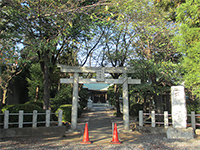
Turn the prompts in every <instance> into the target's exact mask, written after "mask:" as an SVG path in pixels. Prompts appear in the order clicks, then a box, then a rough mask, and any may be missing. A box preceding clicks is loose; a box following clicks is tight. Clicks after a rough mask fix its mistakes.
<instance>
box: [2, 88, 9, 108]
mask: <svg viewBox="0 0 200 150" xmlns="http://www.w3.org/2000/svg"><path fill="white" fill-rule="evenodd" d="M7 91H8V90H7V88H5V89H3V97H2V106H3V105H5V104H6V95H7Z"/></svg>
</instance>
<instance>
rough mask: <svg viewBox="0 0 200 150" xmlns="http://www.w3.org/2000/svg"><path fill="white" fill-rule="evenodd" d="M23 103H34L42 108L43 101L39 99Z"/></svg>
mask: <svg viewBox="0 0 200 150" xmlns="http://www.w3.org/2000/svg"><path fill="white" fill-rule="evenodd" d="M25 104H27V105H29V104H34V105H37V106H39V107H40V108H43V101H41V100H40V101H39V100H37V101H28V102H26V103H25Z"/></svg>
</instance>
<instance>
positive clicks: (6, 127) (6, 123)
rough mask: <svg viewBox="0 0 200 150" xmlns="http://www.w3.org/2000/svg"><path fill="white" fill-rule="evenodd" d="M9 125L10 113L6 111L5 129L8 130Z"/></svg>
mask: <svg viewBox="0 0 200 150" xmlns="http://www.w3.org/2000/svg"><path fill="white" fill-rule="evenodd" d="M8 123H9V111H8V110H5V112H4V129H8Z"/></svg>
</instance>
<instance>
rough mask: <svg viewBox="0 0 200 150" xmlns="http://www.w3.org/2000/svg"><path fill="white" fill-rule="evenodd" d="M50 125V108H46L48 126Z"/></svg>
mask: <svg viewBox="0 0 200 150" xmlns="http://www.w3.org/2000/svg"><path fill="white" fill-rule="evenodd" d="M49 126H50V110H46V127H49Z"/></svg>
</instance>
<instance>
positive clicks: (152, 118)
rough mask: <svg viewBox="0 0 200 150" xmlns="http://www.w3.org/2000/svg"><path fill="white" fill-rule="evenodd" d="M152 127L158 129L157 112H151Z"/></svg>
mask: <svg viewBox="0 0 200 150" xmlns="http://www.w3.org/2000/svg"><path fill="white" fill-rule="evenodd" d="M151 126H152V127H156V117H155V111H154V110H153V111H151Z"/></svg>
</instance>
